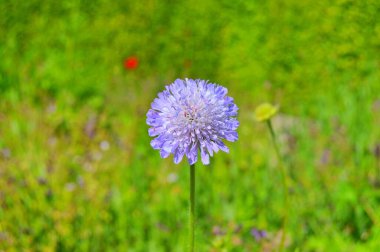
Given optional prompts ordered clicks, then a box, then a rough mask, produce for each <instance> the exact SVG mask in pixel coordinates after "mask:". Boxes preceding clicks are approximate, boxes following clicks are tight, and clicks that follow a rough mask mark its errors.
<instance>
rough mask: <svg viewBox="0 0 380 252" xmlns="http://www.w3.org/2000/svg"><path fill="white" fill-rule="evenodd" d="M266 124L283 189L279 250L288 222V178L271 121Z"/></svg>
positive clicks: (282, 243)
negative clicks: (282, 214)
mask: <svg viewBox="0 0 380 252" xmlns="http://www.w3.org/2000/svg"><path fill="white" fill-rule="evenodd" d="M267 124H268V128H269V131H270V134H271V137H272V142H273V146H274V149H275V151H276V155H277V159H278V162H279V165H280V169H281V175H282V185H283V190H284V216H283V222H282V236H281V243H280V248H279V251H283V250H284V245H285V237H286V230H287V224H288V211H289V199H288V180H287V176H286V169H285V166H284V163H283V160H282V157H281V154H280V150H279V148H278V144H277V141H276V134H275V132H274V130H273V127H272V122H271V121H270V120H268V121H267Z"/></svg>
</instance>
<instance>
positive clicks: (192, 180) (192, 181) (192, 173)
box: [189, 165, 195, 252]
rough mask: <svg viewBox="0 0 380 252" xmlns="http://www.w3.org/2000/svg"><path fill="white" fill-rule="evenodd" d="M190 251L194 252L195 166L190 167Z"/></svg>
mask: <svg viewBox="0 0 380 252" xmlns="http://www.w3.org/2000/svg"><path fill="white" fill-rule="evenodd" d="M189 200H190V207H189V251H190V252H194V226H195V225H194V222H195V221H194V220H195V218H194V205H195V165H190V194H189Z"/></svg>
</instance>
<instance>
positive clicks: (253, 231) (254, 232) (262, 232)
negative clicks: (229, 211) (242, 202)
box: [251, 228, 268, 241]
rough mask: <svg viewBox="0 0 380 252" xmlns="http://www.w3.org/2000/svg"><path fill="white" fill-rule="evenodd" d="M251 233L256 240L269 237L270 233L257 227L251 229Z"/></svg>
mask: <svg viewBox="0 0 380 252" xmlns="http://www.w3.org/2000/svg"><path fill="white" fill-rule="evenodd" d="M251 235H252V236H253V237H254V238H255V239H256V241H260V240H262V239H264V238H267V237H268V234H267V232H266V231H265V230H259V229H256V228H252V229H251Z"/></svg>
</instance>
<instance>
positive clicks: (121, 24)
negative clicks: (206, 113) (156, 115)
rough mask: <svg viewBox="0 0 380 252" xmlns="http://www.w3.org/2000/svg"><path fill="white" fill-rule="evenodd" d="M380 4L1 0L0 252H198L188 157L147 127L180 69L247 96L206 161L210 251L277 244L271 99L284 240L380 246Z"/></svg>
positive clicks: (204, 229) (201, 173)
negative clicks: (220, 148) (131, 65)
mask: <svg viewBox="0 0 380 252" xmlns="http://www.w3.org/2000/svg"><path fill="white" fill-rule="evenodd" d="M379 16H380V3H379V2H378V1H376V0H373V1H372V0H371V1H348V0H346V1H344V0H339V1H338V0H334V1H327V0H322V1H303V2H302V1H297V0H289V1H280V2H279V1H274V0H270V1H264V2H260V1H252V2H249V1H237V2H233V1H212V0H207V1H177V2H175V3H173V2H171V1H142V2H141V3H139V2H138V1H135V2H133V1H124V3H121V2H109V1H104V0H103V1H101V0H99V1H77V2H75V1H61V2H54V1H47V0H46V1H36V0H30V1H20V0H14V1H2V2H0V58H1V61H0V93H1V98H0V251H158V252H159V251H184V248H186V247H187V245H186V243H187V241H186V239H187V218H188V212H187V211H188V202H187V200H188V199H187V197H188V191H189V187H188V179H189V178H188V176H189V171H188V170H189V167H188V165H187V164H186V162H182V163H181V164H180V165H174V164H173V162H172V158H171V157H170V158H168V159H165V160H162V159H160V157H159V153H158V152H157V151H154V150H153V149H152V148H151V147H150V144H149V142H150V138H149V137H148V134H147V130H148V126H147V125H146V123H145V114H146V112H147V111H148V109H149V106H150V102H151V101H152V100H153V99H154V97H155V96H156V94H157V92H159V91H161V90H162V89H163V88H164V86H165V85H167V84H170V83H171V82H172V81H173V80H174V79H175V78H178V77H179V78H184V77H191V78H203V79H209V80H210V81H211V82H216V83H219V84H221V85H223V86H226V87H227V88H228V89H229V95H230V96H232V97H234V98H235V102H236V104H237V105H238V106H239V108H240V110H239V121H240V125H241V126H240V127H239V137H240V139H239V141H237V142H236V143H231V144H228V146H229V147H230V150H231V151H230V153H229V154H225V153H224V154H223V153H218V155H216V156H215V158H213V159H212V160H211V165H209V166H202V165H201V164H197V165H196V176H197V183H196V200H197V202H196V215H197V230H196V244H197V245H196V246H197V248H198V249H197V251H268V250H269V251H273V250H275V248H277V246H278V243H279V241H280V237H281V223H282V219H281V217H282V216H283V211H284V209H283V192H282V190H281V189H280V188H281V187H280V186H279V185H280V184H281V173H280V172H279V169H278V162H277V159H276V156H275V152H274V150H273V148H272V145H271V141H270V135H269V132H267V129H266V126H265V124H260V123H257V122H255V121H254V116H253V111H254V109H255V107H256V106H257V105H258V104H260V103H261V102H265V101H269V102H272V103H275V104H279V105H280V107H281V108H280V114H279V115H278V116H277V117H276V118H274V121H273V126H274V128H275V130H276V133H277V134H278V136H279V145H280V149H281V151H282V154H283V155H284V157H285V165H286V167H287V168H288V175H289V179H290V182H291V183H290V190H289V193H290V198H289V199H290V204H291V207H290V209H288V211H289V225H288V229H287V231H288V232H287V237H288V239H287V250H288V251H378V250H380V214H379V211H378V209H380V154H378V155H377V156H376V151H375V150H376V147H377V148H378V149H379V148H380V127H379V125H380V71H379V66H380V65H379V63H380V56H379V55H380V21H379V18H378V17H379ZM131 55H136V56H137V57H138V58H139V61H140V64H139V67H138V68H137V69H135V70H129V71H128V70H126V69H124V68H123V60H124V59H125V58H126V57H128V56H131ZM378 152H379V151H378ZM253 227H255V228H258V229H263V230H266V231H267V232H268V234H269V236H268V238H267V239H264V240H262V241H259V242H258V241H256V240H255V239H254V238H253V237H252V236H251V235H250V229H251V228H253ZM218 228H220V229H222V231H223V233H224V235H219V236H218V235H215V234H213V230H214V231H215V230H216V229H218Z"/></svg>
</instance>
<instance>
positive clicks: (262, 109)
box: [255, 103, 278, 122]
mask: <svg viewBox="0 0 380 252" xmlns="http://www.w3.org/2000/svg"><path fill="white" fill-rule="evenodd" d="M277 111H278V107H277V106H273V105H272V104H270V103H263V104H261V105H260V106H258V107H257V108H256V110H255V119H256V121H259V122H263V121H267V120H269V119H270V118H271V117H272V116H274V115H275V114H276V113H277Z"/></svg>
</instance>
